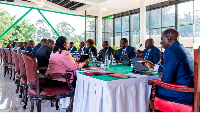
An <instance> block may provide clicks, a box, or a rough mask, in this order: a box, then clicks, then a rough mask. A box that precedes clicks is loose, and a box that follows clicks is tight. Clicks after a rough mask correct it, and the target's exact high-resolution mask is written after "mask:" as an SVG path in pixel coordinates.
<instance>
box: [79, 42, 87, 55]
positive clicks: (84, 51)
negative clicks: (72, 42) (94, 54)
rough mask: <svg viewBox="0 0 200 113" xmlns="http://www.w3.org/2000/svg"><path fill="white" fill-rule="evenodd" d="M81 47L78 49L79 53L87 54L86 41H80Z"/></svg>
mask: <svg viewBox="0 0 200 113" xmlns="http://www.w3.org/2000/svg"><path fill="white" fill-rule="evenodd" d="M79 47H80V49H79V50H78V53H79V55H82V54H85V53H86V50H87V48H86V47H85V42H80V44H79Z"/></svg>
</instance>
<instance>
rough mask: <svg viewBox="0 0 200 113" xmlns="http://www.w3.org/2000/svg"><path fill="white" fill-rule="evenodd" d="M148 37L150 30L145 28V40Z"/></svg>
mask: <svg viewBox="0 0 200 113" xmlns="http://www.w3.org/2000/svg"><path fill="white" fill-rule="evenodd" d="M148 38H150V30H149V29H147V30H146V35H145V40H146V39H148Z"/></svg>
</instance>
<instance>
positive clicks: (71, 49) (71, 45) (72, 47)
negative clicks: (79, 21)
mask: <svg viewBox="0 0 200 113" xmlns="http://www.w3.org/2000/svg"><path fill="white" fill-rule="evenodd" d="M69 47H70V49H69V52H70V53H74V51H77V49H76V47H75V46H74V43H73V42H70V43H69Z"/></svg>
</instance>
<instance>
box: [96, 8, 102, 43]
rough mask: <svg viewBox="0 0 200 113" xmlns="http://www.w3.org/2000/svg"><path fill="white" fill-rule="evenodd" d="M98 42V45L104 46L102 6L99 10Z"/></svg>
mask: <svg viewBox="0 0 200 113" xmlns="http://www.w3.org/2000/svg"><path fill="white" fill-rule="evenodd" d="M97 40H98V44H97V46H102V11H101V8H99V11H98V37H97Z"/></svg>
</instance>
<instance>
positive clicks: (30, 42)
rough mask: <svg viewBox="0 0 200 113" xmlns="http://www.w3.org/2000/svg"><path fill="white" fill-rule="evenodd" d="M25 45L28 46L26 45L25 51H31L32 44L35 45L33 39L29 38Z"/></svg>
mask: <svg viewBox="0 0 200 113" xmlns="http://www.w3.org/2000/svg"><path fill="white" fill-rule="evenodd" d="M27 45H28V46H27V47H26V49H25V51H27V52H29V53H30V52H31V51H32V48H34V46H35V42H34V41H33V40H30V41H28V44H27Z"/></svg>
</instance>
